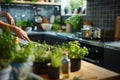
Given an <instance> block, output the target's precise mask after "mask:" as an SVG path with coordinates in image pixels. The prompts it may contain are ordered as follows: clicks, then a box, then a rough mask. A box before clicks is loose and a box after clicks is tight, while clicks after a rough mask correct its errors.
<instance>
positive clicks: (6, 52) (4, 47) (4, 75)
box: [0, 29, 15, 80]
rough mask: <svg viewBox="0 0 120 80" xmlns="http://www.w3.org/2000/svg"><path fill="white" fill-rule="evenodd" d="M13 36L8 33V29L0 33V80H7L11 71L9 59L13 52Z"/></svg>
mask: <svg viewBox="0 0 120 80" xmlns="http://www.w3.org/2000/svg"><path fill="white" fill-rule="evenodd" d="M13 39H14V37H13V36H12V35H11V34H10V30H9V29H7V30H3V32H2V33H1V34H0V51H1V52H0V80H8V79H9V75H10V72H11V69H12V68H11V65H10V59H11V55H12V53H14V49H15V44H14V43H13Z"/></svg>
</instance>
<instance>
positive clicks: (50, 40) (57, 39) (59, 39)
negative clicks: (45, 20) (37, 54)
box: [44, 35, 67, 45]
mask: <svg viewBox="0 0 120 80" xmlns="http://www.w3.org/2000/svg"><path fill="white" fill-rule="evenodd" d="M44 41H45V42H46V43H47V44H50V45H54V44H56V43H57V44H62V43H67V37H64V36H56V35H45V37H44Z"/></svg>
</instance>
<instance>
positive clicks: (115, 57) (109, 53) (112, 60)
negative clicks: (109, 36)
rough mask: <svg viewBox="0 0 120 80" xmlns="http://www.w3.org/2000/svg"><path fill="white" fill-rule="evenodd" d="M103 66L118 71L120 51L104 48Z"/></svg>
mask: <svg viewBox="0 0 120 80" xmlns="http://www.w3.org/2000/svg"><path fill="white" fill-rule="evenodd" d="M104 67H105V68H107V69H110V70H113V71H116V72H119V73H120V51H117V50H114V49H108V48H105V51H104Z"/></svg>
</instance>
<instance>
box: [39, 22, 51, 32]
mask: <svg viewBox="0 0 120 80" xmlns="http://www.w3.org/2000/svg"><path fill="white" fill-rule="evenodd" d="M41 26H42V28H43V30H45V31H50V30H51V28H52V24H49V23H42V24H41Z"/></svg>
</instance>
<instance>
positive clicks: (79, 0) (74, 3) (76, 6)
mask: <svg viewBox="0 0 120 80" xmlns="http://www.w3.org/2000/svg"><path fill="white" fill-rule="evenodd" d="M82 6H83V0H76V1H74V0H70V7H71V11H72V13H73V12H74V10H75V9H79V8H80V7H82Z"/></svg>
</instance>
